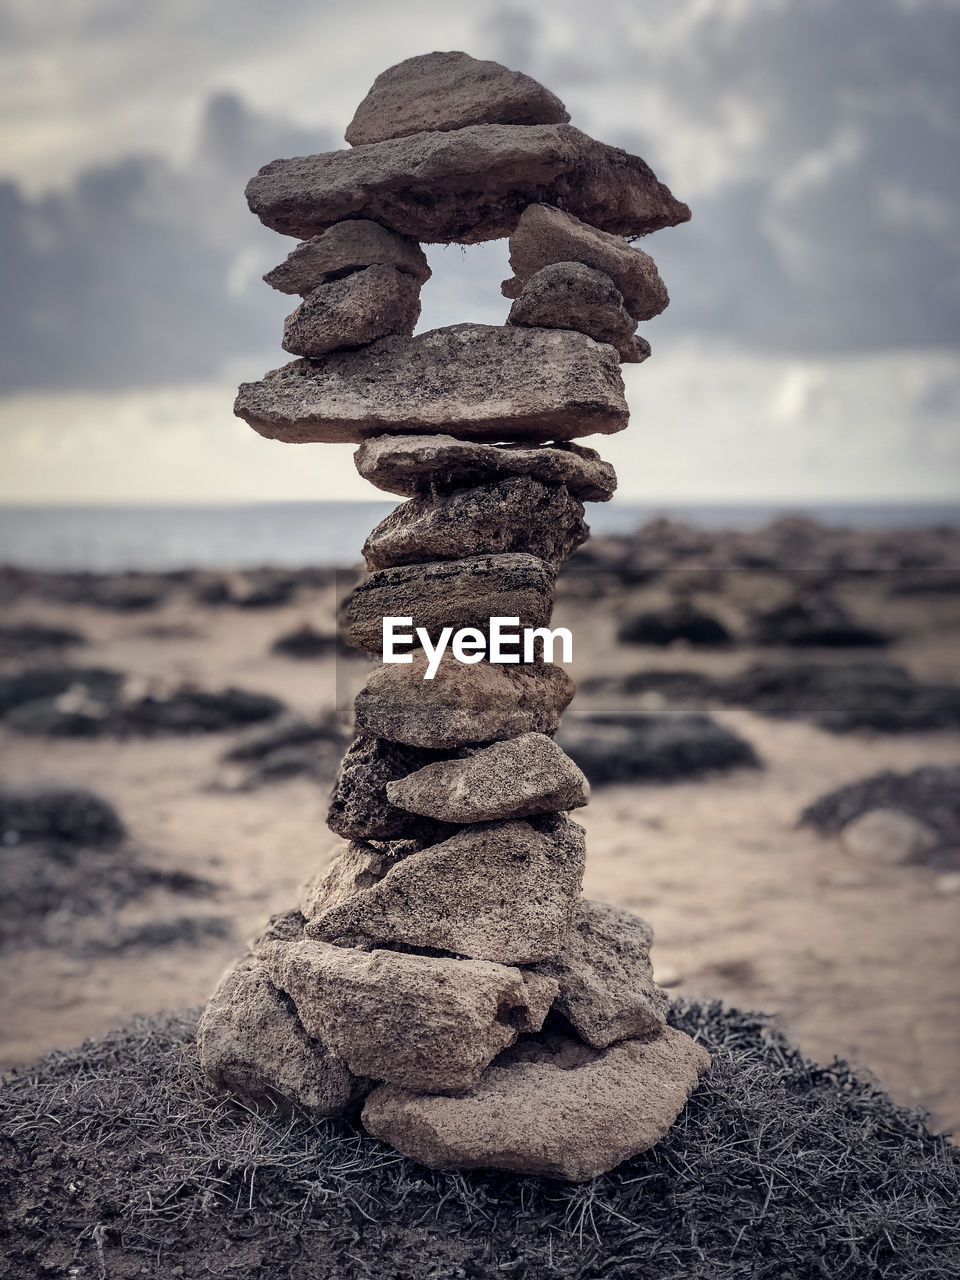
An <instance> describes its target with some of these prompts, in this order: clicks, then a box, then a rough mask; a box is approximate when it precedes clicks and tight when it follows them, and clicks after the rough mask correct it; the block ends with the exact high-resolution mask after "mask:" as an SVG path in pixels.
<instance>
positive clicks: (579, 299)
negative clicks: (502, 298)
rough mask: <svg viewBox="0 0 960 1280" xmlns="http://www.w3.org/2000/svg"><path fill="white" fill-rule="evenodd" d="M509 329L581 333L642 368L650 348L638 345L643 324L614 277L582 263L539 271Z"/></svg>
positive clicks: (509, 321)
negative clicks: (630, 309) (639, 327)
mask: <svg viewBox="0 0 960 1280" xmlns="http://www.w3.org/2000/svg"><path fill="white" fill-rule="evenodd" d="M507 324H513V325H521V326H526V327H532V328H542V329H575V330H576V331H577V332H578V333H585V334H586V335H587V337H589V338H593V340H594V342H609V343H610V345H611V346H612V347H615V348H616V350H617V351H618V353H619V355H620V359H621V361H623V362H624V363H626V364H640V363H641V361H642V360H644V359H646V357H647V356H648V355H649V354H650V349H649V344H648V343H647V344H644V346H645V347H646V352H644V348H643V346H640V345H638V342H637V339H636V337H635V336H634V333H635V330H636V327H637V322H636V320H634V319H633V317H632V316H631V315H630V314H629V313H628V311H627V309H626V307H624V305H623V295H622V294H621V292H620V290H619V289H618V288H617V286H616V285H615V284H614V283H613V281H612V280H611V279H610V277H609V276H608V275H604V273H603V272H602V271H594V269H593V267H585V266H584V265H583V263H582V262H554V263H552V264H551V265H550V266H549V267H541V268H540V270H539V271H535V272H534V273H533V275H532V276H531V277H530V279H529V280H528V281H527V283H526V284H525V285H524V287H523V292H522V293H521V294H520V296H519V298H517V300H516V302H515V303H514V304H513V306H512V307H511V308H510V314H509V315H508V316H507Z"/></svg>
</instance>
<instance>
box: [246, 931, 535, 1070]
mask: <svg viewBox="0 0 960 1280" xmlns="http://www.w3.org/2000/svg"><path fill="white" fill-rule="evenodd" d="M263 964H264V967H265V968H266V969H267V972H268V973H269V975H270V978H271V981H272V982H273V983H274V984H275V985H276V986H277V987H278V988H279V989H280V990H282V991H285V992H286V993H287V994H288V995H289V996H290V998H291V999H292V1001H293V1003H294V1005H295V1006H296V1009H297V1013H298V1016H299V1018H300V1021H301V1022H302V1023H303V1026H304V1027H305V1028H306V1030H307V1031H308V1032H309V1033H310V1034H311V1035H313V1036H316V1037H317V1038H318V1039H320V1040H322V1041H323V1042H324V1043H325V1044H329V1045H330V1046H332V1048H333V1049H334V1051H335V1052H336V1054H337V1055H338V1056H339V1057H340V1058H341V1059H343V1060H344V1061H345V1062H347V1063H348V1064H349V1066H350V1069H351V1070H352V1071H353V1072H354V1073H355V1074H356V1075H361V1076H369V1077H372V1078H373V1079H376V1080H387V1081H389V1082H391V1083H393V1084H399V1085H404V1086H406V1087H407V1088H412V1089H418V1090H420V1089H422V1090H425V1091H427V1092H430V1091H433V1090H438V1089H469V1088H471V1087H472V1086H473V1085H474V1084H475V1083H476V1081H477V1079H478V1078H479V1076H480V1073H481V1072H482V1071H483V1069H484V1067H485V1066H486V1065H487V1064H488V1063H489V1062H490V1061H491V1060H492V1059H493V1058H494V1057H495V1056H496V1055H497V1053H499V1052H500V1050H501V1049H504V1048H506V1047H507V1046H508V1045H511V1044H513V1042H514V1041H515V1040H516V1038H517V1034H518V1031H520V1030H522V1029H523V1028H525V1027H526V1026H529V1025H530V1023H531V1022H535V1021H536V1017H535V1016H534V1014H533V1011H532V1010H535V1011H539V1010H541V1009H543V1006H544V1002H545V1001H544V995H545V991H549V990H550V988H549V987H548V988H544V987H543V986H541V985H539V984H538V983H536V982H534V983H530V982H529V980H528V981H524V977H523V975H522V974H521V973H520V971H519V970H518V969H512V968H507V967H506V966H504V965H499V964H490V963H488V962H487V961H484V960H453V959H447V958H445V957H440V956H420V955H406V954H402V953H399V952H394V951H370V952H366V951H355V950H353V949H351V948H349V947H334V946H331V945H329V944H328V943H325V942H316V941H313V940H310V939H308V940H306V941H303V942H293V943H289V944H284V943H276V944H274V947H273V949H272V951H271V952H270V953H269V954H268V955H265V957H264V960H263ZM531 1006H532V1008H531Z"/></svg>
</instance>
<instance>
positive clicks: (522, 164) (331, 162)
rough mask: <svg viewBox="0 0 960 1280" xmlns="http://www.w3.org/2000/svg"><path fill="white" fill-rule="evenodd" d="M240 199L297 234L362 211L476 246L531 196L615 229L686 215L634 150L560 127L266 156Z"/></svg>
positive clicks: (653, 226) (502, 231)
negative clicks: (286, 157)
mask: <svg viewBox="0 0 960 1280" xmlns="http://www.w3.org/2000/svg"><path fill="white" fill-rule="evenodd" d="M246 196H247V203H248V204H249V206H250V209H251V210H252V212H253V213H255V214H256V215H257V217H258V218H259V219H260V221H261V222H263V223H264V224H265V225H266V226H268V227H272V228H273V230H274V231H280V232H282V233H283V234H284V235H288V236H296V237H297V238H298V239H301V240H305V239H307V238H308V237H310V236H315V235H317V233H318V232H320V231H323V230H325V229H326V228H327V227H329V226H332V225H333V223H335V222H343V221H346V220H348V219H350V218H371V219H373V221H374V222H379V223H380V224H381V225H382V226H385V227H389V228H390V230H391V231H396V232H398V233H400V234H401V235H408V236H412V237H413V238H414V239H415V240H419V241H422V242H424V243H429V244H443V243H447V242H448V241H451V240H455V241H458V242H459V243H460V244H476V243H478V242H479V241H481V240H497V239H499V238H500V237H502V236H506V235H509V234H510V232H511V231H513V229H514V228H515V227H516V225H517V222H518V221H519V218H520V214H521V213H522V212H523V210H524V209H525V208H527V206H528V205H531V204H536V203H538V202H543V203H546V204H548V205H557V206H559V205H562V206H563V207H564V208H565V209H568V210H569V211H570V212H571V213H572V214H574V215H575V216H576V217H578V218H582V219H584V220H585V221H586V222H588V223H590V224H591V225H592V226H595V227H599V228H601V229H602V230H604V231H608V232H612V233H614V234H615V235H620V236H642V235H647V234H648V233H649V232H651V231H658V230H659V229H660V228H661V227H673V226H676V225H677V224H678V223H680V222H686V221H688V220H689V217H690V210H689V209H688V208H687V206H686V205H685V204H683V203H681V201H679V200H677V199H675V198H674V196H673V195H672V194H671V192H670V190H669V189H668V188H667V187H665V186H664V185H663V183H661V182H658V181H657V178H656V175H655V174H654V172H653V171H652V169H651V168H650V167H649V165H647V164H646V163H645V162H644V161H643V160H641V159H640V158H639V156H632V155H629V154H628V153H627V152H626V151H621V150H620V148H619V147H609V146H606V145H605V144H604V143H602V142H596V141H594V139H593V138H590V137H588V136H587V135H586V134H585V133H581V132H580V130H579V129H575V128H574V127H573V125H569V124H540V125H515V124H514V125H511V124H479V125H470V126H468V127H467V128H464V129H454V130H452V131H450V132H447V133H443V132H431V133H415V134H411V135H410V136H409V137H405V138H391V139H388V140H387V141H386V142H374V143H370V144H369V145H367V146H362V147H355V148H354V149H353V150H344V151H328V152H326V153H325V154H323V155H316V156H296V157H294V158H293V159H290V160H273V161H271V162H270V164H267V165H264V167H263V168H262V169H261V170H260V172H259V173H258V174H257V175H256V176H255V177H253V178H251V180H250V182H249V183H248V184H247V190H246ZM571 256H577V255H571V254H569V253H567V254H564V255H563V257H564V259H570V258H571ZM540 265H544V264H542V263H541V264H540ZM587 265H588V266H594V265H595V264H594V263H592V262H591V263H588V264H587ZM600 269H601V270H602V269H603V268H602V266H601V268H600ZM607 274H608V275H609V274H611V273H610V272H608V273H607ZM614 278H615V277H614ZM621 292H624V291H623V290H621ZM624 296H626V294H625V293H624ZM641 318H642V317H641Z"/></svg>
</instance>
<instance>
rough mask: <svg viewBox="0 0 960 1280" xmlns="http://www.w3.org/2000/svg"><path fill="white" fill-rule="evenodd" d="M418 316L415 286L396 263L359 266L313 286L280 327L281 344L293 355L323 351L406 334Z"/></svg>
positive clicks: (418, 294) (417, 287)
mask: <svg viewBox="0 0 960 1280" xmlns="http://www.w3.org/2000/svg"><path fill="white" fill-rule="evenodd" d="M419 319H420V286H419V285H418V284H417V282H416V280H414V278H413V276H408V275H406V274H405V273H404V272H403V271H398V270H397V268H396V267H383V266H377V267H365V268H364V270H363V271H355V272H354V273H353V274H352V275H349V276H343V277H342V278H341V279H339V280H331V281H330V282H329V283H328V284H321V285H318V286H317V288H316V289H314V291H313V293H310V294H307V296H306V298H304V300H303V302H301V303H300V306H299V307H297V309H296V311H294V312H293V313H292V314H291V315H289V316H287V319H286V321H285V322H284V326H283V349H284V351H289V352H290V353H291V354H292V355H295V356H315V357H319V356H324V355H326V354H327V353H328V352H330V351H336V350H337V349H338V348H342V347H359V346H365V345H368V344H369V343H371V342H375V341H376V339H377V338H386V337H387V336H388V335H390V334H401V335H402V336H403V337H406V338H409V337H410V336H411V335H412V333H413V330H414V326H415V325H416V323H417V321H418V320H419Z"/></svg>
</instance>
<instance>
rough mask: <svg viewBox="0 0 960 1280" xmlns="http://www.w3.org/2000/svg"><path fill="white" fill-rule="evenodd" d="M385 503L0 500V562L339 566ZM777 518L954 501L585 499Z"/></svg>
mask: <svg viewBox="0 0 960 1280" xmlns="http://www.w3.org/2000/svg"><path fill="white" fill-rule="evenodd" d="M395 505H396V503H395V502H391V501H389V500H385V501H383V502H283V503H251V504H248V505H236V506H233V505H230V506H129V507H126V506H102V507H101V506H0V565H9V566H14V567H16V568H23V569H48V570H63V571H73V570H93V571H96V572H101V573H116V572H121V571H123V570H128V569H142V570H154V571H164V570H173V569H203V568H210V569H244V568H247V569H249V568H257V567H263V566H277V567H286V568H299V567H302V566H306V565H349V564H353V563H356V562H357V561H358V560H359V558H360V547H361V546H362V545H363V540H364V538H365V537H366V535H367V534H368V533H369V531H370V530H371V529H372V528H373V526H374V525H375V524H377V523H379V521H381V520H382V519H383V518H384V516H386V515H387V514H388V513H389V512H390V511H392V510H393V508H394V506H395ZM785 514H803V515H806V516H809V517H811V518H812V519H815V520H818V521H819V522H820V523H822V524H825V525H831V526H847V527H853V528H860V529H898V528H899V529H906V528H920V527H925V526H926V527H933V526H943V525H949V526H953V527H957V526H960V503H936V504H933V503H931V504H893V503H889V504H872V505H868V504H847V505H844V504H824V505H807V506H802V507H800V506H793V507H789V506H759V505H757V506H723V505H693V506H684V505H669V504H668V505H664V506H653V505H644V504H640V503H630V502H617V501H614V502H610V503H591V504H589V505H588V507H587V520H588V522H589V524H590V527H591V529H592V531H593V532H594V533H596V534H614V533H630V532H632V531H633V530H634V529H636V528H638V527H639V526H640V525H641V524H643V523H644V522H645V521H647V520H650V519H652V518H653V517H655V516H669V517H671V518H673V519H677V520H683V521H686V522H687V523H689V524H693V525H695V526H697V527H699V528H710V529H756V528H760V527H762V526H763V525H765V524H767V523H769V522H770V521H771V520H774V519H776V518H777V517H778V516H782V515H785Z"/></svg>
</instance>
